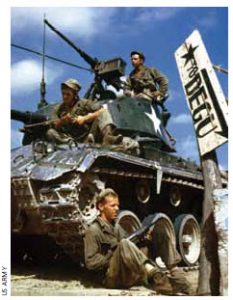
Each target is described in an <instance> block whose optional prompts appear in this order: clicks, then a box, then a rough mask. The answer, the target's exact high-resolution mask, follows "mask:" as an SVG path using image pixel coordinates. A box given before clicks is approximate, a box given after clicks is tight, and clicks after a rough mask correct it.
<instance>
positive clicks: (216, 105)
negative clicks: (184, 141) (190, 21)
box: [175, 30, 228, 156]
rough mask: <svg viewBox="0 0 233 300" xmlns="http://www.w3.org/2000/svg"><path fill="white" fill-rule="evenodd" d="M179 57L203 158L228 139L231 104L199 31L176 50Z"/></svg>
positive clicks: (182, 78) (178, 61) (177, 59)
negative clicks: (228, 117) (228, 119)
mask: <svg viewBox="0 0 233 300" xmlns="http://www.w3.org/2000/svg"><path fill="white" fill-rule="evenodd" d="M175 58H176V62H177V66H178V69H179V73H180V78H181V81H182V84H183V88H184V92H185V95H186V99H187V103H188V106H189V109H190V111H191V114H192V118H193V123H194V127H195V130H196V136H197V140H198V145H199V150H200V155H201V156H203V155H204V154H206V153H208V152H210V151H212V150H214V149H215V148H217V147H219V146H220V145H222V144H223V143H225V142H226V141H227V139H228V121H227V116H228V106H227V101H226V99H225V96H224V94H223V91H222V88H221V86H220V84H219V81H218V79H217V76H216V74H215V71H214V69H213V66H212V63H211V62H210V59H209V56H208V53H207V51H206V48H205V45H204V43H203V41H202V38H201V35H200V33H199V32H198V31H197V30H195V31H193V33H192V34H191V35H190V36H189V37H188V38H187V39H186V40H185V42H184V43H183V44H182V45H181V46H180V47H179V48H178V49H177V50H176V52H175Z"/></svg>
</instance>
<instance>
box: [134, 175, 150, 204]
mask: <svg viewBox="0 0 233 300" xmlns="http://www.w3.org/2000/svg"><path fill="white" fill-rule="evenodd" d="M136 196H137V200H138V201H139V202H140V203H143V204H145V203H147V202H148V201H149V199H150V196H151V186H150V182H149V181H148V180H145V179H140V180H139V181H138V182H137V185H136Z"/></svg>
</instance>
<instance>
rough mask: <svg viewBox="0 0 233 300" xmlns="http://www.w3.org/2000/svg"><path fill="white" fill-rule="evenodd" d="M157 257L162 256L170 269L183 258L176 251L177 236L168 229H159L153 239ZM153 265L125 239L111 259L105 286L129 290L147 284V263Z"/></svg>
mask: <svg viewBox="0 0 233 300" xmlns="http://www.w3.org/2000/svg"><path fill="white" fill-rule="evenodd" d="M153 243H154V245H155V248H156V255H157V256H160V257H161V258H162V260H163V261H164V263H165V265H166V266H167V268H168V269H171V268H172V267H174V266H176V265H177V263H178V262H180V260H181V257H180V255H179V253H178V252H177V250H176V241H175V236H174V234H173V233H172V232H170V231H169V230H167V229H166V228H158V229H157V230H156V232H155V237H154V238H153ZM147 262H148V263H151V264H152V265H154V268H157V269H158V267H157V266H156V265H155V263H154V262H153V261H152V260H150V259H148V257H146V255H145V254H144V253H143V252H142V251H141V250H140V249H139V248H138V247H137V246H136V245H135V244H134V243H132V242H131V241H129V240H127V239H123V240H121V241H120V243H119V245H118V247H117V248H116V250H115V251H114V253H113V256H112V257H111V259H110V264H109V268H108V270H107V272H106V277H105V282H104V283H105V285H106V287H108V288H128V287H130V286H133V285H139V284H143V285H144V284H147V283H148V275H147V271H146V269H145V264H146V263H147Z"/></svg>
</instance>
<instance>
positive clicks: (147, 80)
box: [125, 65, 168, 100]
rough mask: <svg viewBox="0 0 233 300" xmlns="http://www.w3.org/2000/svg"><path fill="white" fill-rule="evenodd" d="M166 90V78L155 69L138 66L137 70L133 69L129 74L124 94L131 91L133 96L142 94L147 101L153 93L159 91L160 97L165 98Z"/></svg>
mask: <svg viewBox="0 0 233 300" xmlns="http://www.w3.org/2000/svg"><path fill="white" fill-rule="evenodd" d="M167 90H168V80H167V78H166V77H165V76H164V75H163V74H162V73H161V72H160V71H158V70H157V69H155V68H149V67H147V66H144V65H142V66H140V68H139V70H136V69H134V70H133V71H132V72H131V73H130V75H129V77H128V78H127V81H126V86H125V92H127V91H133V92H134V95H139V94H141V93H143V94H142V97H145V98H148V99H149V100H151V99H152V98H153V92H155V91H159V92H160V93H161V96H162V97H165V96H166V94H167ZM146 95H148V97H147V96H146Z"/></svg>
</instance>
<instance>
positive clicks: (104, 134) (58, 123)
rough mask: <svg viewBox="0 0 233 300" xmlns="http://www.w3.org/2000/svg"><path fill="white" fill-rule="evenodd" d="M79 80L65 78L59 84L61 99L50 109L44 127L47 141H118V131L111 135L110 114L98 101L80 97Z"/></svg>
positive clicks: (115, 142)
mask: <svg viewBox="0 0 233 300" xmlns="http://www.w3.org/2000/svg"><path fill="white" fill-rule="evenodd" d="M80 89H81V85H80V83H79V82H78V81H77V80H76V79H68V80H66V81H65V82H62V84H61V92H62V100H63V101H62V103H60V104H58V105H56V106H55V108H54V110H53V112H52V116H51V118H52V128H50V129H49V130H48V131H47V138H48V140H49V141H53V142H56V143H58V144H62V143H67V142H69V141H72V140H75V141H78V142H89V141H91V142H95V141H97V142H103V144H105V145H109V144H110V145H111V144H118V143H120V142H121V141H122V136H121V135H117V136H116V135H114V129H115V126H114V124H113V121H112V118H111V115H110V114H109V112H108V111H107V110H106V109H104V108H103V107H102V106H101V105H100V103H98V102H97V101H93V100H89V99H80V97H79V94H78V93H79V91H80Z"/></svg>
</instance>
